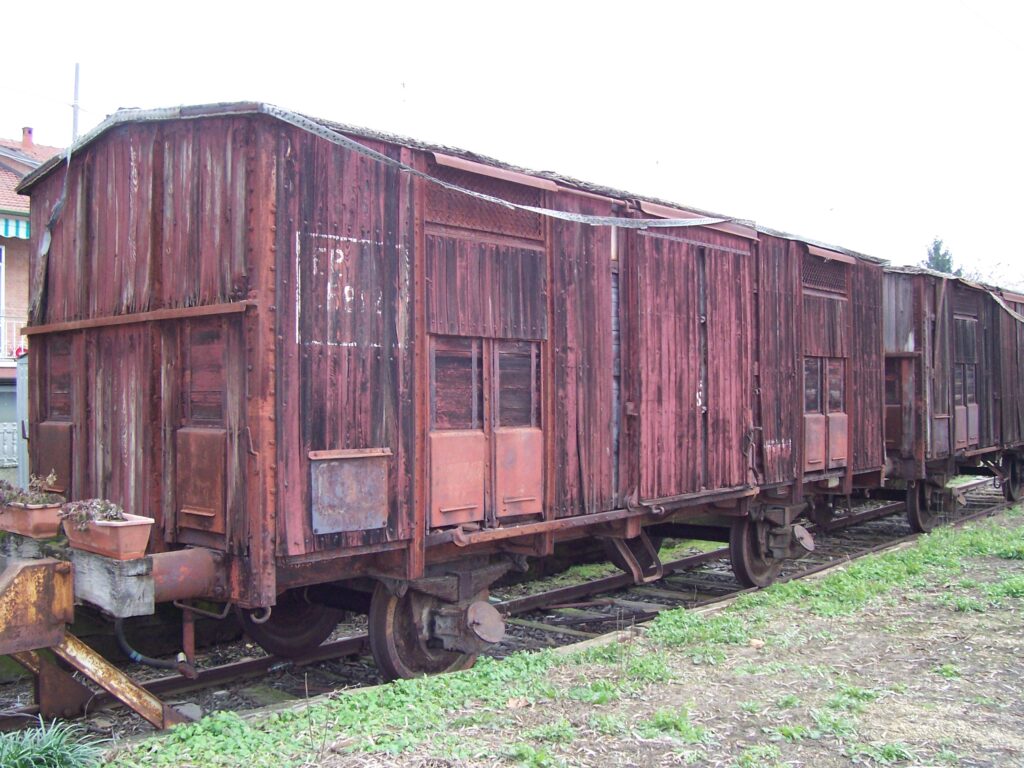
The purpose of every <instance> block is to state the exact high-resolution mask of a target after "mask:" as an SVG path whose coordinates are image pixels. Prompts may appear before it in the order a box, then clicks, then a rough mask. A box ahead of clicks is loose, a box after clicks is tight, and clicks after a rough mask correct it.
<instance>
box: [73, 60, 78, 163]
mask: <svg viewBox="0 0 1024 768" xmlns="http://www.w3.org/2000/svg"><path fill="white" fill-rule="evenodd" d="M71 114H72V115H73V116H74V117H73V118H72V122H71V143H72V144H74V143H75V142H76V141H78V62H77V61H76V62H75V101H74V103H73V104H72V105H71Z"/></svg>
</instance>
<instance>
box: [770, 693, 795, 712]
mask: <svg viewBox="0 0 1024 768" xmlns="http://www.w3.org/2000/svg"><path fill="white" fill-rule="evenodd" d="M775 703H776V704H777V705H778V706H779V708H781V709H792V708H793V707H799V706H800V697H799V696H796V695H794V694H792V693H787V694H786V695H785V696H783V697H782V698H781V699H779V700H778V701H777V702H775Z"/></svg>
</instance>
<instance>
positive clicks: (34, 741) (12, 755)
mask: <svg viewBox="0 0 1024 768" xmlns="http://www.w3.org/2000/svg"><path fill="white" fill-rule="evenodd" d="M102 757H103V750H102V748H101V747H100V745H99V742H97V741H95V740H88V739H86V738H85V737H84V733H83V731H82V729H81V728H79V727H78V726H77V725H73V724H71V723H58V722H57V721H56V720H54V721H53V722H52V723H50V725H47V724H46V723H45V722H44V721H43V719H42V718H40V719H39V726H38V727H35V728H27V729H25V730H23V731H15V732H13V733H0V766H3V767H4V768H92V766H98V765H100V760H101V758H102Z"/></svg>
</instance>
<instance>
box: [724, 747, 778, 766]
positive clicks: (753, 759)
mask: <svg viewBox="0 0 1024 768" xmlns="http://www.w3.org/2000/svg"><path fill="white" fill-rule="evenodd" d="M781 756H782V751H781V750H780V749H779V748H778V747H777V746H775V745H774V744H758V745H756V746H753V747H747V748H745V749H744V750H743V751H742V752H740V756H739V757H737V758H736V762H735V766H736V768H766V766H770V765H774V764H775V761H776V760H778V759H779V758H780V757H781Z"/></svg>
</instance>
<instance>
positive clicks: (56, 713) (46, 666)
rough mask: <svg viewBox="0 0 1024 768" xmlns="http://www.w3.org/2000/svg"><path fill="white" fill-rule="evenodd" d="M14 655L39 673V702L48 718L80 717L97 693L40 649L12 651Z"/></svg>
mask: <svg viewBox="0 0 1024 768" xmlns="http://www.w3.org/2000/svg"><path fill="white" fill-rule="evenodd" d="M11 658H12V659H14V660H15V661H16V662H18V663H19V664H21V666H23V667H25V669H27V670H28V671H29V672H31V673H32V674H33V675H34V676H35V694H36V704H38V706H39V710H38V711H39V714H40V715H42V716H43V717H44V718H47V719H53V718H55V717H77V716H78V715H80V714H82V713H83V712H85V709H86V706H87V705H88V704H89V702H90V701H92V700H93V698H95V696H96V694H95V693H94V692H93V691H91V690H89V688H87V687H86V686H84V685H82V684H81V683H80V682H78V681H77V680H75V678H73V677H72V676H71V675H69V674H68V673H67V672H65V671H64V670H63V669H61V668H60V667H58V666H57V665H56V664H54V663H53V661H52V660H51V659H49V658H48V657H47V656H44V655H43V654H42V653H40V652H39V651H21V652H20V653H12V654H11Z"/></svg>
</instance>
